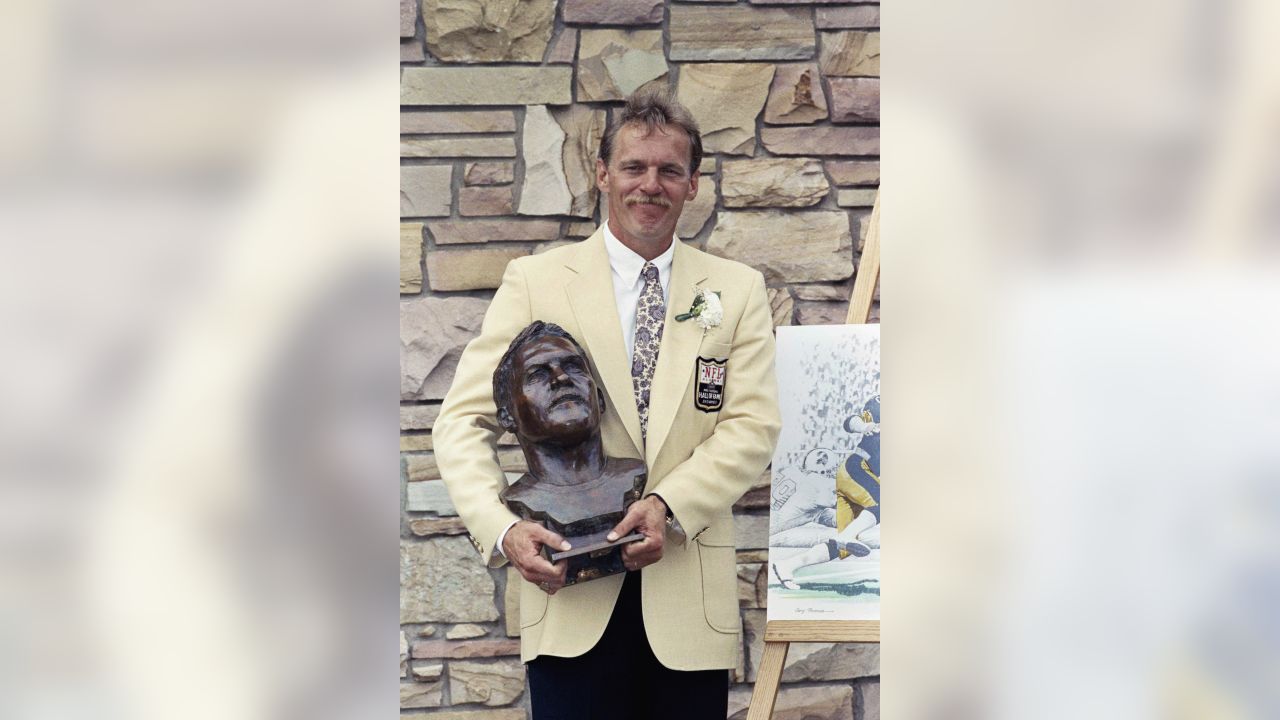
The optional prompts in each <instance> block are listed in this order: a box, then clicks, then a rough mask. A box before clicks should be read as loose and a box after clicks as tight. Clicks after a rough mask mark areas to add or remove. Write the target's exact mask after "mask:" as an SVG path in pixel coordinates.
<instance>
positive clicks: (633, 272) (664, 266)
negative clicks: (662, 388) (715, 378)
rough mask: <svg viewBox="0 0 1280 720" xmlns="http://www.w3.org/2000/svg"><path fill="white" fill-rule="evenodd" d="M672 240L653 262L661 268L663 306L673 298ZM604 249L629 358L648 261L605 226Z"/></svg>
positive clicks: (659, 280) (631, 352)
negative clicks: (637, 307)
mask: <svg viewBox="0 0 1280 720" xmlns="http://www.w3.org/2000/svg"><path fill="white" fill-rule="evenodd" d="M677 242H680V241H679V240H676V239H674V238H673V239H672V241H671V246H670V247H668V248H667V249H666V252H664V253H662V254H661V255H659V256H658V257H656V258H654V259H653V260H652V261H650V262H652V263H653V264H654V265H655V266H656V267H657V268H658V282H659V283H660V284H661V285H662V304H663V305H666V304H667V301H668V300H670V299H671V260H672V258H674V257H675V256H676V243H677ZM604 249H605V250H606V251H607V252H608V253H609V267H610V268H612V269H613V299H614V301H615V302H616V303H617V305H618V321H619V322H620V323H621V324H622V342H623V344H624V345H626V348H627V359H628V360H630V359H631V357H632V356H633V355H634V354H635V344H636V305H638V304H639V303H640V292H641V291H642V290H644V278H643V277H642V276H641V275H640V271H641V270H643V269H644V264H645V259H644V258H642V257H640V256H639V255H637V254H636V253H635V251H634V250H632V249H631V248H629V247H627V246H626V245H623V244H622V241H621V240H619V239H618V238H616V237H614V235H613V232H612V231H611V230H609V224H608V223H605V226H604Z"/></svg>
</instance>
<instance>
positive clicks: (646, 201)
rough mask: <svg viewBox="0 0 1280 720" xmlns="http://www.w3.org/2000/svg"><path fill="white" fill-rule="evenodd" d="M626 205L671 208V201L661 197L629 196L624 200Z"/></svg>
mask: <svg viewBox="0 0 1280 720" xmlns="http://www.w3.org/2000/svg"><path fill="white" fill-rule="evenodd" d="M626 203H627V205H657V206H659V207H664V208H669V207H671V201H670V200H668V199H666V198H665V197H663V196H661V195H643V194H641V195H630V196H628V197H627V199H626Z"/></svg>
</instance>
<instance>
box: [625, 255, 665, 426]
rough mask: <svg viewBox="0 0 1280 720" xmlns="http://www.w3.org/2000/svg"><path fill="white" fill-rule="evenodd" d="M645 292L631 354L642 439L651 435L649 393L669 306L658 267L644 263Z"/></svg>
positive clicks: (638, 304) (637, 315)
mask: <svg viewBox="0 0 1280 720" xmlns="http://www.w3.org/2000/svg"><path fill="white" fill-rule="evenodd" d="M640 275H641V277H643V278H644V289H642V290H641V291H640V301H639V302H638V303H636V336H635V349H634V350H633V351H632V353H631V385H632V387H633V388H634V389H635V391H636V410H639V411H640V437H641V438H645V437H646V436H647V433H648V432H649V390H650V388H651V386H652V385H653V369H654V367H656V366H657V364H658V346H659V345H661V344H662V324H663V321H664V320H665V318H666V316H667V306H666V303H665V302H663V300H662V283H660V282H658V268H657V267H656V266H655V265H654V264H653V263H645V264H644V269H643V270H641V271H640Z"/></svg>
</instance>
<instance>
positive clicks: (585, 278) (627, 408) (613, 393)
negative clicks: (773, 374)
mask: <svg viewBox="0 0 1280 720" xmlns="http://www.w3.org/2000/svg"><path fill="white" fill-rule="evenodd" d="M566 265H567V266H568V267H569V269H571V270H573V271H574V272H576V273H577V276H576V277H575V278H573V279H572V280H570V281H569V282H568V283H567V284H566V285H565V293H566V294H567V295H568V299H569V305H570V306H571V307H572V308H573V314H574V317H575V318H576V319H577V321H578V328H579V329H580V330H581V331H582V335H583V337H582V344H583V345H584V346H585V347H586V350H587V352H588V353H590V355H591V361H592V362H594V363H595V366H596V372H597V373H598V374H599V376H600V381H601V382H602V383H603V384H604V387H605V391H606V392H607V393H608V395H609V402H610V404H611V405H613V409H614V410H615V411H616V412H617V413H618V417H619V418H621V419H622V425H623V427H625V428H626V429H627V435H629V436H630V437H631V442H632V443H634V444H635V447H636V452H637V453H639V451H640V449H641V448H642V447H644V444H643V443H642V442H641V438H640V413H639V412H638V411H637V410H636V396H635V389H634V388H633V387H632V384H631V362H630V360H629V359H628V358H627V349H626V346H625V345H624V344H623V342H622V323H621V322H620V321H619V320H618V305H617V303H616V302H614V294H613V270H612V268H611V267H610V266H609V254H608V253H607V252H606V251H605V248H604V233H603V231H602V230H596V233H595V234H594V235H592V236H591V237H590V238H589V239H587V241H586V242H585V243H583V244H582V247H581V250H580V251H579V252H578V253H577V254H576V255H575V256H574V257H573V258H572V259H571V260H570V261H569V262H568V263H566ZM672 279H673V280H674V277H673V278H672ZM659 366H661V353H659ZM651 429H652V428H651Z"/></svg>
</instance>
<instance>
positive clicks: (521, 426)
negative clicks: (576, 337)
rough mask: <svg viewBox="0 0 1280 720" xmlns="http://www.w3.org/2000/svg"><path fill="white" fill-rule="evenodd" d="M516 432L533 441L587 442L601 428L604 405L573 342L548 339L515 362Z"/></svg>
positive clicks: (519, 352) (537, 340)
mask: <svg viewBox="0 0 1280 720" xmlns="http://www.w3.org/2000/svg"><path fill="white" fill-rule="evenodd" d="M511 404H512V420H513V422H514V428H513V429H514V432H515V433H516V435H518V436H520V437H521V438H522V439H525V440H529V441H531V442H535V443H540V442H547V441H552V442H563V443H576V442H582V441H583V440H585V439H586V438H587V437H589V436H590V434H591V433H592V432H593V431H594V430H595V429H596V428H597V427H598V426H599V425H600V410H601V402H600V398H599V396H598V391H597V389H596V384H595V380H593V379H592V378H591V371H590V369H589V368H588V367H587V359H586V358H585V357H583V356H582V355H581V354H579V353H578V350H577V348H575V347H574V346H573V343H571V342H569V341H568V340H566V339H564V338H561V337H555V336H553V335H545V336H543V337H539V338H535V339H534V340H531V341H529V342H527V343H525V344H524V345H522V346H521V347H520V349H519V350H517V351H516V354H515V356H514V358H513V361H512V364H511Z"/></svg>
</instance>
